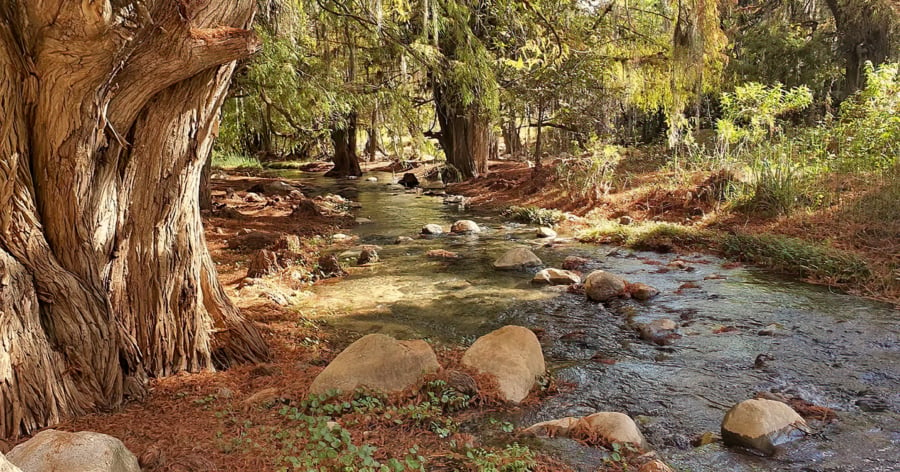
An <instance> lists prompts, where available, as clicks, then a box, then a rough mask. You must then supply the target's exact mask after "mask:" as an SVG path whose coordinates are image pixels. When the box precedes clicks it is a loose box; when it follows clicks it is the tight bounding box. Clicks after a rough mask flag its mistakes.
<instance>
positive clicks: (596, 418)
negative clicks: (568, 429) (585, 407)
mask: <svg viewBox="0 0 900 472" xmlns="http://www.w3.org/2000/svg"><path fill="white" fill-rule="evenodd" d="M571 434H572V435H575V436H576V437H583V438H591V437H599V438H603V440H605V441H607V442H609V443H630V444H633V445H635V446H637V447H640V448H644V447H645V446H646V444H647V441H646V440H645V439H644V435H643V434H641V431H640V430H639V429H638V427H637V424H635V422H634V420H632V419H631V418H630V417H629V416H628V415H626V414H624V413H617V412H609V411H604V412H600V413H594V414H593V415H589V416H585V417H584V418H582V419H581V420H580V421H579V422H578V424H576V425H575V426H574V427H573V428H572V433H571Z"/></svg>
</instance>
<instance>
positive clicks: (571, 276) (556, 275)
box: [531, 269, 581, 285]
mask: <svg viewBox="0 0 900 472" xmlns="http://www.w3.org/2000/svg"><path fill="white" fill-rule="evenodd" d="M531 283H533V284H536V285H540V284H542V285H572V284H580V283H581V277H580V276H579V275H578V274H576V273H575V272H571V271H568V270H561V269H544V270H542V271H540V272H538V273H537V274H535V276H534V278H533V279H531Z"/></svg>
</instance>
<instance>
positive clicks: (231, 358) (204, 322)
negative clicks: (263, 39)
mask: <svg viewBox="0 0 900 472" xmlns="http://www.w3.org/2000/svg"><path fill="white" fill-rule="evenodd" d="M141 6H142V8H134V5H133V4H131V3H130V2H112V3H111V2H110V1H109V0H94V1H93V2H88V1H82V2H73V1H65V0H55V1H54V0H46V1H17V0H16V1H7V2H3V3H2V4H0V116H2V117H3V121H2V122H0V412H2V413H0V436H3V437H15V436H17V435H19V434H21V433H27V432H30V431H34V430H35V429H38V428H41V427H44V426H47V425H49V424H52V423H55V422H58V421H60V420H62V419H63V418H65V417H68V416H71V415H75V414H79V413H83V412H86V411H91V410H97V409H100V410H109V409H114V408H117V407H119V406H120V405H122V403H123V401H124V400H125V399H126V398H129V397H139V396H141V395H142V394H143V393H144V391H145V386H144V383H145V381H146V379H147V377H148V376H163V375H169V374H173V373H176V372H180V371H200V370H212V369H214V368H215V367H216V366H227V365H229V364H231V363H232V362H235V361H255V360H261V359H265V358H267V356H268V350H267V347H266V345H265V344H264V342H263V339H262V337H261V336H260V334H259V332H258V331H257V330H256V328H255V327H254V325H253V324H251V323H249V322H247V321H246V320H244V319H243V318H242V317H241V315H240V313H239V312H238V310H237V309H236V308H235V307H234V305H232V304H231V302H230V301H229V300H228V298H227V297H226V296H225V294H224V292H223V290H222V287H221V286H220V285H219V283H218V281H217V278H216V270H215V266H214V264H213V262H212V260H211V258H210V256H209V252H208V251H207V249H206V243H205V240H204V237H203V231H202V226H201V221H200V212H199V203H198V192H199V186H200V174H201V172H202V168H203V165H204V162H205V161H206V159H207V157H208V155H209V153H210V150H211V144H212V139H211V138H212V130H213V124H214V122H215V120H217V117H218V110H219V108H220V106H221V103H222V100H223V99H224V97H225V94H226V91H227V86H228V83H229V81H230V78H231V74H232V71H233V69H234V62H233V61H235V60H237V59H241V58H244V57H247V56H249V55H250V54H252V53H253V52H254V51H255V50H256V49H257V48H258V43H257V41H256V39H255V37H254V35H253V33H252V32H251V31H248V30H246V29H245V28H246V27H247V25H248V23H249V20H250V18H251V15H252V10H253V1H252V0H197V1H192V2H172V1H167V0H158V1H150V0H148V1H144V2H142V3H141ZM144 7H146V8H144Z"/></svg>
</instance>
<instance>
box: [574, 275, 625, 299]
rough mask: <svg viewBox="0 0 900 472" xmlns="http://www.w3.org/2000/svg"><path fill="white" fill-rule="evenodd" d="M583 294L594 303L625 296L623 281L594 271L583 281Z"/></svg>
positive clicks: (614, 276)
mask: <svg viewBox="0 0 900 472" xmlns="http://www.w3.org/2000/svg"><path fill="white" fill-rule="evenodd" d="M584 293H585V294H586V295H587V297H588V298H590V299H591V300H593V301H595V302H607V301H610V300H612V299H613V298H617V297H621V296H622V295H624V294H625V280H624V279H622V278H621V277H619V276H617V275H613V274H610V273H609V272H605V271H602V270H595V271H593V272H591V273H590V274H588V276H587V277H585V279H584Z"/></svg>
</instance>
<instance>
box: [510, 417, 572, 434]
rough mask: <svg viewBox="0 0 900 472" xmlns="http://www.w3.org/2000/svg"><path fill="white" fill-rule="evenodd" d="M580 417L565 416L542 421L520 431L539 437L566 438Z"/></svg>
mask: <svg viewBox="0 0 900 472" xmlns="http://www.w3.org/2000/svg"><path fill="white" fill-rule="evenodd" d="M579 421H581V418H576V417H574V416H567V417H565V418H560V419H558V420H550V421H542V422H540V423H537V424H533V425H531V426H529V427H527V428H525V429H524V430H523V431H522V432H523V433H527V434H533V435H535V436H537V437H540V438H545V437H546V438H556V437H560V438H567V437H569V433H571V431H572V428H574V427H575V425H576V424H578V422H579Z"/></svg>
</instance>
